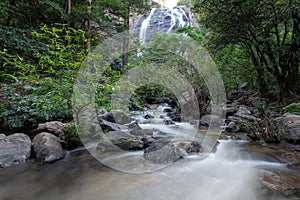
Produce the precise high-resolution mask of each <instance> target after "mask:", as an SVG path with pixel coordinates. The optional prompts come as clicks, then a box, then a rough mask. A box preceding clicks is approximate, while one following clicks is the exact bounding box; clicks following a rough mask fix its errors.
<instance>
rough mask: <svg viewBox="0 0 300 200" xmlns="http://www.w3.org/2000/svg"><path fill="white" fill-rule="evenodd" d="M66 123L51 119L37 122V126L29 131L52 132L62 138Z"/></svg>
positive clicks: (36, 132)
mask: <svg viewBox="0 0 300 200" xmlns="http://www.w3.org/2000/svg"><path fill="white" fill-rule="evenodd" d="M65 128H66V125H65V124H64V123H62V122H59V121H51V122H46V123H42V124H39V125H38V127H37V128H36V129H34V130H32V131H31V133H34V134H38V133H42V132H47V133H52V134H53V135H55V136H57V137H59V138H61V139H64V133H65Z"/></svg>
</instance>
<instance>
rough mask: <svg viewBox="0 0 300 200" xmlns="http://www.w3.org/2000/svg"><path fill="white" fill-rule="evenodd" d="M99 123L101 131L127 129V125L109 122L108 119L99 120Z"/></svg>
mask: <svg viewBox="0 0 300 200" xmlns="http://www.w3.org/2000/svg"><path fill="white" fill-rule="evenodd" d="M99 124H100V126H101V128H102V131H105V132H108V131H121V130H124V129H127V126H125V125H120V124H117V123H113V122H109V121H106V120H102V121H100V122H99Z"/></svg>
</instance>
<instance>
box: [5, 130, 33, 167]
mask: <svg viewBox="0 0 300 200" xmlns="http://www.w3.org/2000/svg"><path fill="white" fill-rule="evenodd" d="M30 153H31V140H30V138H29V137H28V136H27V135H25V134H23V133H15V134H13V135H9V136H5V135H4V134H0V167H2V168H4V167H10V166H13V165H18V164H21V163H25V162H26V161H27V159H28V158H29V157H30Z"/></svg>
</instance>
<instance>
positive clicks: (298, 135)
mask: <svg viewBox="0 0 300 200" xmlns="http://www.w3.org/2000/svg"><path fill="white" fill-rule="evenodd" d="M279 126H280V129H281V130H282V134H283V137H284V138H285V139H286V140H287V141H288V142H290V143H292V144H296V145H300V116H298V115H294V114H289V113H287V114H284V115H283V117H282V118H281V119H280V121H279Z"/></svg>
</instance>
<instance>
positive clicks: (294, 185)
mask: <svg viewBox="0 0 300 200" xmlns="http://www.w3.org/2000/svg"><path fill="white" fill-rule="evenodd" d="M260 180H261V183H262V186H263V188H264V190H265V193H267V192H271V193H277V194H281V195H284V196H289V197H299V196H300V181H299V180H300V175H299V174H298V173H295V172H286V171H278V170H268V171H264V173H263V174H262V175H261V176H260Z"/></svg>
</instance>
